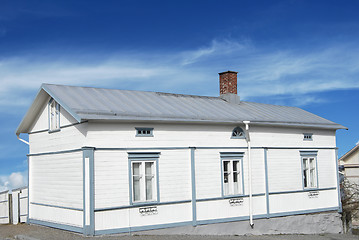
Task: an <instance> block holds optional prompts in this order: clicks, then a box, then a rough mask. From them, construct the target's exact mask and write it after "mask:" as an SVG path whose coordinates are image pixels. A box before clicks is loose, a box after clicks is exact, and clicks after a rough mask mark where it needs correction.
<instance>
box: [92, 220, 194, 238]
mask: <svg viewBox="0 0 359 240" xmlns="http://www.w3.org/2000/svg"><path fill="white" fill-rule="evenodd" d="M191 223H192V222H191V221H188V222H177V223H167V224H157V225H148V226H141V227H131V229H130V228H116V229H108V230H98V231H95V235H104V234H116V233H128V232H129V231H130V230H131V232H138V231H146V230H156V229H161V228H172V227H182V226H187V225H190V224H191Z"/></svg>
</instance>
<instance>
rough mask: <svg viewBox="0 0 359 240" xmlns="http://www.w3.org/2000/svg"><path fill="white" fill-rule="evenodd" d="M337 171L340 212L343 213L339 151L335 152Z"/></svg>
mask: <svg viewBox="0 0 359 240" xmlns="http://www.w3.org/2000/svg"><path fill="white" fill-rule="evenodd" d="M334 159H335V167H336V168H335V169H336V171H337V191H338V204H339V209H338V212H340V213H341V212H342V211H343V206H342V198H341V194H340V179H339V160H338V150H337V149H336V150H335V157H334Z"/></svg>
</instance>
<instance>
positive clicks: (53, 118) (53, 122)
mask: <svg viewBox="0 0 359 240" xmlns="http://www.w3.org/2000/svg"><path fill="white" fill-rule="evenodd" d="M59 129H60V105H59V104H58V103H57V102H56V101H55V100H54V99H51V100H50V102H49V131H56V130H59Z"/></svg>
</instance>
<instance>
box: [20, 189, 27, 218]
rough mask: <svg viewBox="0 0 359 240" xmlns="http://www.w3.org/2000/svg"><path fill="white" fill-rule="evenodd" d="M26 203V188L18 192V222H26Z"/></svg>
mask: <svg viewBox="0 0 359 240" xmlns="http://www.w3.org/2000/svg"><path fill="white" fill-rule="evenodd" d="M27 201H28V188H23V189H21V190H20V192H19V208H20V222H21V223H24V222H26V221H27V213H28V211H27V206H28V205H27Z"/></svg>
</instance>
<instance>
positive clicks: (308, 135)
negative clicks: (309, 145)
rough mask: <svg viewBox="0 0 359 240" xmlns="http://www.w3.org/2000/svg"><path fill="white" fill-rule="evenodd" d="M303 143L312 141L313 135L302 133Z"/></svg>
mask: <svg viewBox="0 0 359 240" xmlns="http://www.w3.org/2000/svg"><path fill="white" fill-rule="evenodd" d="M303 140H304V141H313V133H303Z"/></svg>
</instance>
